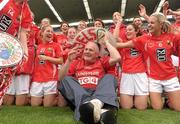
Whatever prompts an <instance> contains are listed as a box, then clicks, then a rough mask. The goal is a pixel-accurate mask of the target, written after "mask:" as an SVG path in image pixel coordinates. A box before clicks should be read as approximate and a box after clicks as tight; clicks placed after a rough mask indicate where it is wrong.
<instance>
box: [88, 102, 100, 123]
mask: <svg viewBox="0 0 180 124" xmlns="http://www.w3.org/2000/svg"><path fill="white" fill-rule="evenodd" d="M90 103H92V104H93V106H94V111H93V115H94V122H95V123H97V122H99V120H100V118H101V108H102V106H103V103H102V102H101V101H100V100H98V99H93V100H91V101H90Z"/></svg>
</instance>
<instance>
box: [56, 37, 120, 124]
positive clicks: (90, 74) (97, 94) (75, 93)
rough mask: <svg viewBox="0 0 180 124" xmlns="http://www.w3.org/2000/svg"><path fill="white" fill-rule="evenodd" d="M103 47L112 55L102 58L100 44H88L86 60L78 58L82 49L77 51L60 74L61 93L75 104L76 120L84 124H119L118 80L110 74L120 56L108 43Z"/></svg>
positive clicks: (75, 50)
mask: <svg viewBox="0 0 180 124" xmlns="http://www.w3.org/2000/svg"><path fill="white" fill-rule="evenodd" d="M103 44H104V45H105V46H106V47H107V49H108V51H109V53H110V56H108V57H102V58H99V47H98V44H97V43H95V42H88V43H87V44H86V46H85V48H84V52H83V57H82V59H78V60H77V59H76V55H77V53H78V52H77V51H78V48H77V47H75V48H73V49H72V50H71V51H70V52H69V54H68V58H67V60H66V62H65V64H64V65H63V67H62V69H61V70H60V72H59V76H60V77H59V78H60V80H61V82H60V86H59V90H60V92H61V94H62V95H63V96H64V97H65V98H66V99H67V101H69V102H70V103H71V104H72V105H74V107H75V115H74V116H75V119H76V120H81V121H82V122H83V123H84V124H98V123H103V124H115V123H116V120H117V117H116V116H117V108H118V102H117V95H116V87H117V80H116V78H115V77H114V76H113V75H111V74H107V73H106V71H107V70H108V69H109V68H111V67H112V66H114V65H115V64H116V62H118V61H119V60H120V55H119V53H118V51H117V50H116V48H114V47H113V46H112V45H111V44H110V43H109V42H108V41H107V40H106V41H103ZM75 59H76V60H75ZM66 74H67V76H66Z"/></svg>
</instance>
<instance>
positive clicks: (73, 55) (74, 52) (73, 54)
mask: <svg viewBox="0 0 180 124" xmlns="http://www.w3.org/2000/svg"><path fill="white" fill-rule="evenodd" d="M78 49H79V46H75V47H74V48H73V49H71V50H70V51H69V53H68V58H67V60H69V62H72V61H73V60H74V59H76V57H77V54H78Z"/></svg>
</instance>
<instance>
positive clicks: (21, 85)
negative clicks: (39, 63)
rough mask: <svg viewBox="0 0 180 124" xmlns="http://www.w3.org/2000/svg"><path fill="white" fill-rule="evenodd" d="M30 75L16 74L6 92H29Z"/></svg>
mask: <svg viewBox="0 0 180 124" xmlns="http://www.w3.org/2000/svg"><path fill="white" fill-rule="evenodd" d="M29 84H30V75H16V76H13V78H12V83H11V84H10V86H9V88H8V90H7V91H6V94H8V95H22V94H28V93H29Z"/></svg>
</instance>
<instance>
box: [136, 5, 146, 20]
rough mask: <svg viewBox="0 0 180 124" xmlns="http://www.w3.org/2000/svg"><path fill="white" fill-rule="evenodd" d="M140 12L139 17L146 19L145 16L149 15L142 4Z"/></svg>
mask: <svg viewBox="0 0 180 124" xmlns="http://www.w3.org/2000/svg"><path fill="white" fill-rule="evenodd" d="M138 12H139V15H140V16H142V17H144V16H146V15H147V14H146V8H145V6H144V5H142V4H140V5H139V10H138Z"/></svg>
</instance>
